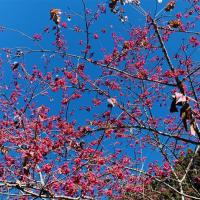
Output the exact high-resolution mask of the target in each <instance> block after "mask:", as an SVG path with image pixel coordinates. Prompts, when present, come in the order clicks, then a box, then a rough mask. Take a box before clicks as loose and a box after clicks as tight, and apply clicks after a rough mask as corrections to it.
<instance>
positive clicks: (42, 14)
mask: <svg viewBox="0 0 200 200" xmlns="http://www.w3.org/2000/svg"><path fill="white" fill-rule="evenodd" d="M97 2H102V1H95V0H87V1H86V5H87V6H88V7H89V8H90V9H94V7H95V6H96V5H97ZM152 2H154V3H152ZM155 2H156V1H153V0H143V1H142V6H144V8H148V9H150V10H151V12H152V13H154V12H155V8H156V6H155ZM166 2H167V0H163V4H159V5H158V10H160V9H161V8H163V7H164V5H165V3H166ZM182 2H185V1H181V0H179V1H178V6H180V8H181V7H182V6H184V5H183V3H182ZM0 6H1V12H0V25H1V26H6V27H8V28H12V29H18V30H20V31H22V32H24V33H26V34H28V35H30V36H32V35H33V34H34V33H40V34H44V33H43V29H44V28H45V27H47V26H48V27H52V26H53V23H52V21H50V16H49V11H50V9H52V8H60V9H61V10H62V11H63V12H70V13H71V12H72V11H75V12H80V13H81V14H83V12H82V4H81V1H79V0H1V2H0ZM68 7H70V8H72V10H69V9H68ZM127 15H128V17H129V22H130V23H131V24H133V25H134V26H139V25H140V24H141V23H143V21H144V17H142V16H140V17H141V18H140V17H138V16H139V15H138V13H137V12H136V11H135V10H134V9H132V8H131V7H129V8H128V7H127ZM62 20H63V21H67V17H66V19H64V17H63V18H62ZM67 24H68V27H73V24H80V26H84V23H83V21H82V20H80V18H78V17H72V20H71V21H70V22H69V21H67ZM142 25H143V24H141V26H142ZM101 28H106V29H107V30H108V32H110V33H111V32H112V31H115V32H117V33H119V34H121V35H123V36H124V37H125V38H126V37H128V36H127V33H126V30H127V29H128V24H127V25H125V26H124V25H121V24H119V20H118V19H117V17H116V16H114V15H113V14H112V13H110V12H109V10H107V15H106V16H103V17H102V19H101V20H100V21H99V22H98V23H97V24H96V25H95V26H94V28H91V32H93V33H96V32H97V33H99V35H100V39H99V40H97V41H92V44H94V45H96V47H95V48H96V50H97V52H98V53H96V54H95V55H94V56H96V57H98V58H99V57H100V58H102V57H103V54H102V52H101V51H100V49H101V48H104V47H106V48H108V49H109V47H110V46H112V45H113V43H112V42H111V41H110V35H109V36H107V35H104V34H102V33H101ZM198 28H199V25H198V26H197V29H198ZM63 33H64V34H65V35H66V39H67V44H68V46H69V49H70V52H72V53H76V52H79V48H80V46H79V45H78V42H79V40H80V39H85V37H84V35H81V34H76V33H74V32H73V31H70V29H66V30H63ZM43 38H44V40H42V41H41V43H40V44H41V45H42V46H43V47H45V48H53V47H52V46H51V43H52V42H53V34H51V35H49V36H47V35H45V36H44V37H43ZM177 39H178V36H177V37H175V38H174V40H177ZM24 46H28V47H31V48H37V43H35V42H33V41H31V40H30V39H28V38H26V37H22V36H21V35H20V34H18V33H16V32H11V31H6V32H5V33H1V34H0V48H2V47H10V48H12V47H24ZM168 47H169V50H170V52H171V53H172V52H173V51H174V50H176V48H178V47H177V45H176V43H174V42H173V41H172V42H170V43H169V44H168ZM110 49H111V48H110ZM25 59H26V63H27V65H28V66H30V67H31V66H32V65H33V64H39V65H40V64H41V65H42V58H41V54H37V55H33V56H32V54H31V55H30V56H27V57H26V58H25ZM51 65H54V66H58V67H59V66H60V65H61V66H62V65H63V63H62V61H61V60H60V59H58V60H57V59H54V60H53V61H52V63H51ZM6 67H8V66H4V68H6ZM95 70H96V69H93V68H92V69H90V75H91V76H93V77H92V79H93V80H95V75H96V74H95V73H96V72H95ZM4 75H5V80H7V81H9V79H10V76H11V74H9V71H7V70H4ZM56 95H57V94H56ZM60 95H61V94H60ZM54 98H55V99H56V98H58V97H56V96H55V95H54ZM40 100H41V101H40V102H38V103H41V102H44V103H46V102H45V100H44V99H43V98H42V97H41V99H40ZM87 102H88V97H84V99H83V102H82V104H83V105H84V103H87ZM90 103H91V102H90ZM48 104H49V103H48ZM49 105H51V104H49ZM74 106H76V104H74ZM102 109H106V105H104V107H101V108H99V111H100V110H102ZM56 110H57V109H56V108H55V107H54V110H53V111H56ZM97 111H98V109H97ZM167 112H168V110H166V113H167ZM168 113H169V112H168ZM75 117H76V118H77V120H78V121H80V123H81V120H83V119H85V118H87V117H89V114H88V113H87V112H84V111H83V112H82V114H80V113H79V112H78V113H77V114H76V115H75ZM108 142H109V141H108ZM129 153H130V154H132V152H129ZM151 153H154V156H153V157H152V156H150V155H152V154H151ZM146 155H147V156H148V157H149V160H153V159H159V157H157V155H156V153H155V151H154V150H153V151H151V150H150V149H146Z"/></svg>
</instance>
